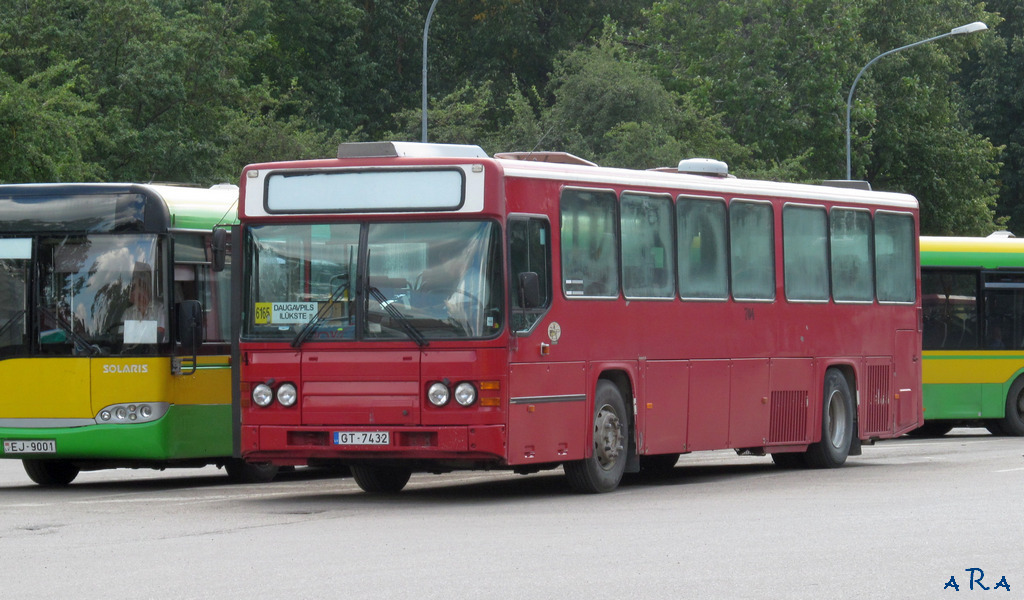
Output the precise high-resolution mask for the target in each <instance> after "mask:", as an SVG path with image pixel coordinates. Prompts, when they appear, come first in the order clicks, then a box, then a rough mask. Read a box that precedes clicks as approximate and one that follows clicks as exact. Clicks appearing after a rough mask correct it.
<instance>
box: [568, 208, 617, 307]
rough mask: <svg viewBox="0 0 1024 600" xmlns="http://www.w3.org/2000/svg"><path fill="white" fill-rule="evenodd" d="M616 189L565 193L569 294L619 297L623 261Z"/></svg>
mask: <svg viewBox="0 0 1024 600" xmlns="http://www.w3.org/2000/svg"><path fill="white" fill-rule="evenodd" d="M616 204H617V203H616V202H615V192H612V191H595V190H565V191H564V192H562V203H561V213H562V237H561V242H562V291H563V292H564V293H565V295H566V296H589V297H601V298H616V297H618V295H619V261H618V256H619V253H618V248H617V243H616V239H617V238H618V232H617V231H616V226H617V224H618V219H617V218H616V215H615V207H616Z"/></svg>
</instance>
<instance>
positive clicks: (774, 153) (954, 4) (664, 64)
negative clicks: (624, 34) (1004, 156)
mask: <svg viewBox="0 0 1024 600" xmlns="http://www.w3.org/2000/svg"><path fill="white" fill-rule="evenodd" d="M647 15H648V17H649V19H650V24H649V26H648V27H647V28H646V29H645V30H644V31H643V32H640V33H638V34H637V35H636V36H635V42H636V43H637V44H638V45H639V46H640V47H641V48H642V49H643V52H644V56H646V57H648V60H649V61H651V63H652V64H653V65H655V69H656V73H657V74H658V76H659V77H660V78H661V80H662V81H663V82H665V85H666V87H669V89H672V90H675V91H677V92H679V93H685V94H687V95H690V96H691V97H693V98H695V99H696V101H698V102H702V103H704V104H705V105H707V106H715V107H716V110H717V111H718V112H720V113H721V114H722V116H723V124H724V125H725V126H726V127H727V128H728V130H729V132H730V133H731V134H732V136H733V137H734V138H735V139H736V141H738V142H739V143H741V144H743V146H744V147H746V148H748V149H749V150H750V153H751V154H750V157H749V158H748V159H747V160H745V161H743V162H742V163H740V164H738V165H736V168H735V170H736V171H737V172H743V173H749V172H750V171H751V170H753V171H759V170H760V171H763V170H764V169H765V168H766V167H767V168H768V169H769V170H772V169H773V168H774V167H776V166H777V167H784V169H785V171H786V172H787V174H788V175H789V176H790V177H792V176H795V177H796V178H797V179H800V180H806V181H818V180H821V179H835V178H838V177H842V176H843V174H845V112H846V97H847V94H848V92H849V88H850V85H851V84H852V83H853V79H854V77H855V76H856V74H857V72H858V71H859V70H860V69H861V68H862V67H863V65H865V64H867V62H868V61H869V60H871V59H872V58H874V57H875V56H877V55H879V54H881V53H882V52H884V51H886V50H891V49H893V48H896V47H899V46H902V45H905V44H907V43H910V42H913V41H917V40H921V39H925V38H927V37H931V36H933V35H936V34H937V33H941V32H942V31H949V29H950V28H951V27H952V26H956V25H961V24H964V23H967V22H970V21H974V20H984V19H995V17H994V16H993V15H990V14H989V13H986V12H984V10H983V8H982V7H981V6H974V5H968V4H966V3H964V2H962V1H960V0H929V1H928V2H917V3H892V2H888V1H886V0H855V1H851V2H835V1H834V0H739V1H737V2H729V3H724V2H713V1H711V0H674V1H672V2H668V1H664V2H656V3H655V4H654V5H653V6H652V8H651V9H650V11H648V12H647ZM950 23H952V25H950ZM970 38H971V36H967V37H966V39H949V40H943V41H942V42H941V43H933V44H925V45H922V46H921V47H918V48H914V49H912V50H908V51H906V52H901V53H898V54H894V55H892V56H890V57H886V58H885V59H884V60H882V61H880V62H879V63H876V64H875V65H873V66H872V67H871V68H870V69H869V70H868V71H867V72H866V73H865V75H864V78H863V79H862V80H861V82H860V83H859V84H858V88H857V91H856V96H855V98H854V112H853V118H852V123H853V130H852V134H853V135H852V138H853V165H854V178H855V179H856V178H866V179H868V180H870V181H871V182H872V183H873V184H874V186H875V187H876V188H880V189H891V190H894V191H905V192H909V193H912V194H915V195H916V196H918V198H919V200H920V201H921V207H922V223H923V224H924V225H925V228H924V230H923V231H925V232H926V233H939V232H944V231H957V232H958V233H965V234H966V233H981V232H987V231H990V230H991V229H992V228H993V227H995V224H994V223H993V220H992V212H991V205H992V200H993V199H994V191H995V185H996V183H995V180H994V177H993V176H994V174H995V170H994V167H996V166H997V162H996V161H997V149H996V148H995V147H993V146H992V144H991V143H989V142H988V141H987V140H986V139H985V138H984V137H982V136H978V135H976V134H974V133H972V131H971V129H970V126H969V123H968V122H967V121H966V120H965V118H964V116H965V115H966V111H965V109H964V106H963V101H962V99H961V98H960V96H959V94H958V93H957V89H956V86H955V85H952V80H953V79H954V78H955V76H956V75H957V73H958V72H959V66H960V65H961V64H962V63H963V62H964V61H965V60H966V59H967V49H968V48H969V47H971V45H972V44H974V43H975V42H973V41H972V40H971V39H970ZM924 140H928V141H930V142H931V143H924ZM950 165H956V168H955V169H951V168H950ZM750 167H753V169H750ZM968 170H970V171H968ZM954 227H955V228H956V229H953V228H954Z"/></svg>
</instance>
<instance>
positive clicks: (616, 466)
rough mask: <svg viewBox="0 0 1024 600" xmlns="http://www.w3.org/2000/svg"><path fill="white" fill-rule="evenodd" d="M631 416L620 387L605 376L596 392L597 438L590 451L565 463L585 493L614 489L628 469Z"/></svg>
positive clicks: (570, 477)
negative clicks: (582, 457) (628, 414)
mask: <svg viewBox="0 0 1024 600" xmlns="http://www.w3.org/2000/svg"><path fill="white" fill-rule="evenodd" d="M628 424H629V418H628V416H627V413H626V403H625V402H623V400H622V394H621V393H620V392H619V388H618V387H616V386H615V384H613V383H612V382H610V381H608V380H605V379H602V380H600V381H598V382H597V389H596V391H595V393H594V439H593V448H592V450H593V451H592V452H591V455H590V456H588V457H587V458H584V459H583V460H576V461H572V462H567V463H565V465H563V466H564V468H565V476H566V479H567V480H568V481H569V485H570V487H572V489H573V490H575V491H577V492H579V493H582V494H598V493H604V492H611V491H613V490H614V489H615V488H617V487H619V482H620V481H622V474H623V473H624V472H625V470H626V460H627V457H628V449H627V448H626V445H627V444H628V443H629V431H628V429H627V426H628Z"/></svg>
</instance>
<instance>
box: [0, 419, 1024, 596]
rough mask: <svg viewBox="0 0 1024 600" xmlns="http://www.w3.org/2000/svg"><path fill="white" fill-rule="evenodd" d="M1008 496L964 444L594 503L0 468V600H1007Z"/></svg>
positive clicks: (479, 476) (996, 445) (1021, 520)
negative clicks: (37, 477)
mask: <svg viewBox="0 0 1024 600" xmlns="http://www.w3.org/2000/svg"><path fill="white" fill-rule="evenodd" d="M1022 491H1024V440H1021V439H1019V438H1016V439H1015V438H999V437H993V436H990V435H988V434H987V433H984V430H973V429H957V430H954V431H953V433H952V434H950V435H948V436H946V437H944V438H941V439H929V440H920V439H911V438H903V439H900V440H893V441H889V442H883V443H879V444H878V445H876V446H868V447H865V448H864V454H863V455H862V456H859V457H852V458H851V459H850V460H849V461H848V462H847V464H846V466H845V467H843V468H841V469H836V470H831V471H807V470H798V471H787V470H782V469H778V468H776V467H774V466H773V465H772V463H771V459H769V458H757V457H737V456H735V455H734V454H733V453H731V452H711V453H703V454H696V455H690V456H684V457H683V458H682V459H680V461H679V463H678V464H677V466H676V468H675V469H674V470H673V471H672V472H671V473H670V474H668V475H666V476H663V477H659V478H644V479H636V478H631V479H630V480H629V481H627V482H626V483H625V484H624V485H623V486H622V487H621V488H620V489H619V490H618V491H616V492H614V493H611V494H604V495H596V496H581V495H575V494H573V493H571V492H569V490H568V487H567V485H566V483H565V482H564V480H563V477H562V475H561V471H560V470H558V471H551V472H547V473H540V474H536V475H530V476H518V475H513V474H511V473H476V472H466V473H454V474H450V475H441V476H438V475H414V476H413V479H412V481H411V482H410V484H409V485H408V487H407V488H406V489H405V491H403V492H402V493H401V494H399V495H397V496H373V495H368V494H364V493H362V492H361V491H359V489H358V487H357V486H356V485H355V483H354V482H353V481H352V480H351V479H350V478H347V477H337V476H333V475H331V474H327V473H323V472H318V471H313V470H306V469H300V470H297V471H295V472H292V473H284V474H282V475H281V476H279V478H278V479H277V480H276V481H274V482H272V483H269V484H262V485H257V484H253V485H232V484H229V483H228V482H227V478H226V477H225V476H224V475H223V472H222V471H218V470H216V469H213V468H206V469H199V470H177V471H165V472H155V471H129V470H119V471H101V472H94V473H83V474H82V475H80V476H79V478H78V479H77V480H76V481H75V483H73V484H72V485H71V486H70V487H68V488H66V489H59V490H51V489H43V488H40V487H37V486H35V485H34V484H32V483H31V482H30V480H29V479H28V477H27V476H26V475H25V474H24V472H23V470H22V467H21V463H20V462H18V461H12V460H0V572H2V574H3V575H2V578H0V598H4V599H17V600H24V599H29V598H48V599H49V598H133V599H134V598H175V599H185V598H217V599H227V598H245V599H257V598H317V599H321V598H345V599H348V598H357V599H375V598H387V599H391V598H410V599H413V598H415V599H417V600H423V599H430V598H438V599H444V600H454V599H462V598H531V599H532V598H545V599H546V598H553V599H559V600H571V599H587V600H594V599H605V598H607V599H617V600H621V599H634V598H666V599H682V598H702V599H703V598H729V599H736V598H751V599H758V600H762V599H771V598H815V599H817V598H857V599H858V600H862V599H870V598H885V599H890V598H928V599H933V598H939V597H946V596H950V597H964V596H966V597H968V598H969V597H981V598H986V597H991V598H1024V515H1022V506H1024V501H1022ZM953 582H955V583H956V585H957V586H958V587H959V592H957V591H955V590H954V589H953V587H952V585H951V584H952V583H953ZM972 587H973V589H972ZM983 587H987V588H988V590H985V589H983ZM1007 588H1009V589H1007Z"/></svg>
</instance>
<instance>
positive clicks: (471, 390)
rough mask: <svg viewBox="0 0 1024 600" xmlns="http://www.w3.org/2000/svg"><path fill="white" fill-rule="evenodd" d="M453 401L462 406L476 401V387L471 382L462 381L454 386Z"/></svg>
mask: <svg viewBox="0 0 1024 600" xmlns="http://www.w3.org/2000/svg"><path fill="white" fill-rule="evenodd" d="M455 401H456V402H458V403H459V404H461V405H462V406H469V405H471V404H473V403H474V402H476V388H475V387H473V384H472V383H469V382H468V381H463V382H462V383H460V384H459V385H457V386H455Z"/></svg>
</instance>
